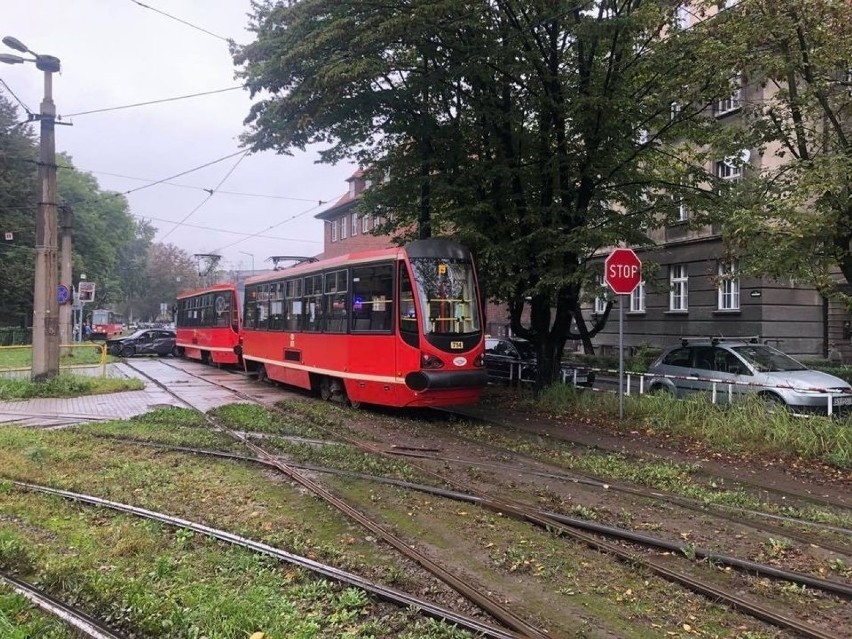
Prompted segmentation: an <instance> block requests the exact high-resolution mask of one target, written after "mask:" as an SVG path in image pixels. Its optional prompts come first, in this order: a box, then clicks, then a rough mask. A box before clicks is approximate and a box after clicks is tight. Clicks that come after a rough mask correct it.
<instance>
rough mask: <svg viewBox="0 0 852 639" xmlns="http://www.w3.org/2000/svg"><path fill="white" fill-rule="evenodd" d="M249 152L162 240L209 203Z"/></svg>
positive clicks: (246, 152) (244, 154) (245, 154)
mask: <svg viewBox="0 0 852 639" xmlns="http://www.w3.org/2000/svg"><path fill="white" fill-rule="evenodd" d="M248 153H249V152H248V151H247V150H246V151H243V154H242V155H241V156H240V158H239V159H238V160H237V161H236V162H234V166H232V167H231V169H230V170H229V171H228V172H227V173H226V174H225V177H223V178H222V179H221V180H219V184H217V185H216V186H215V187H214V188H213V189H211V190H210V191H209V195H208V196H207V197H206V198H204V199H203V200H202V201H201V202H199V203H198V206H196V207H195V208H194V209H192V210H191V211H190V212H189V213H187V214H186V216H185V217H184V218H183V219H182V220H181V221H180V222H178V223H177V224H176V225H174V226H173V227H172V228H171V229H170V230H169V231H168V232H167V233H166V234H165V235H164V236H163V237H161V238H160V241H161V242H162V241H163V240H165V239H166V238H167V237H168V236H169V235H171V234H172V233H173V232H174V230H175V229H176V228H177V227H179V226H180V225H181V224H183V223H184V222H186V221H187V220H188V219H189V218H190V217H192V216H193V215H194V214H195V212H196V211H198V209H200V208H201V207H202V206H204V205H205V204H207V202H208V201H210V198H212V197H213V194H214V193H216V189H218V188H219V187H220V186H222V184H224V183H225V180H227V179H228V178H229V177H231V173H233V172H234V171H235V170H236V169H237V167H238V166H239V165H240V162H242V161H243V160H244V159H245V158H246V156H247V155H248Z"/></svg>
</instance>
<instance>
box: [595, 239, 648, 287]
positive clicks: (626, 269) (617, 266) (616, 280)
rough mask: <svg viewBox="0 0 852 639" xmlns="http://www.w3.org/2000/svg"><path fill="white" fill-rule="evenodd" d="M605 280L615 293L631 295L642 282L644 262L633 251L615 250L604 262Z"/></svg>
mask: <svg viewBox="0 0 852 639" xmlns="http://www.w3.org/2000/svg"><path fill="white" fill-rule="evenodd" d="M604 278H605V280H606V283H607V286H609V287H610V288H611V289H612V291H613V292H614V293H617V294H618V295H630V294H631V293H632V292H633V291H634V289H635V288H636V287H637V286H639V282H641V281H642V261H641V260H640V259H639V258H638V257H637V256H636V253H634V252H633V249H629V248H618V249H615V250H614V251H613V252H612V253H610V254H609V255H608V256H607V258H606V262H604Z"/></svg>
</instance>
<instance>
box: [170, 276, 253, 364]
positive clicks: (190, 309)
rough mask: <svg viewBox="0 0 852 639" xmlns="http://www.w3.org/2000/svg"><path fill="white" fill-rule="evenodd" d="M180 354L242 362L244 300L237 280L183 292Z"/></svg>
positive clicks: (178, 318) (177, 318)
mask: <svg viewBox="0 0 852 639" xmlns="http://www.w3.org/2000/svg"><path fill="white" fill-rule="evenodd" d="M175 330H176V333H177V337H176V339H175V346H176V347H177V349H178V354H179V355H181V356H183V357H188V358H190V359H198V360H201V361H202V362H204V363H205V364H238V363H239V362H240V357H239V355H238V350H239V349H238V348H237V346H238V345H239V340H240V304H239V295H238V294H237V288H236V286H235V285H234V284H216V285H214V286H210V287H208V288H204V289H199V290H195V291H187V292H183V293H180V294H179V295H178V297H177V308H176V314H175Z"/></svg>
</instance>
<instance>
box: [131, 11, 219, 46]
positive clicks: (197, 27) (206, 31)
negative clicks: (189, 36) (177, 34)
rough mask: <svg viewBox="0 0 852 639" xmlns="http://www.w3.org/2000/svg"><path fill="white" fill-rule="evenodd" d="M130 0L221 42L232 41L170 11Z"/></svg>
mask: <svg viewBox="0 0 852 639" xmlns="http://www.w3.org/2000/svg"><path fill="white" fill-rule="evenodd" d="M130 1H131V2H132V3H133V4H136V5H139V6H140V7H142V8H143V9H149V10H151V11H154V12H155V13H159V14H160V15H164V16H166V17H167V18H171V19H172V20H176V21H177V22H180V23H181V24H185V25H186V26H188V27H192V28H193V29H196V30H197V31H201V32H202V33H206V34H207V35H209V36H213V37H214V38H218V39H219V40H222V41H223V42H227V43H229V44H230V43H231V42H233V40H231V39H230V38H224V37H222V36H220V35H219V34H218V33H213V32H212V31H208V30H207V29H205V28H203V27H199V26H198V25H197V24H192V23H191V22H187V21H186V20H183V19H182V18H178V17H177V16H173V15H171V14H170V13H166V12H165V11H162V10H160V9H157V8H156V7H152V6H150V5H147V4H145V3H143V2H139V0H130Z"/></svg>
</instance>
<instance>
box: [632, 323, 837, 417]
mask: <svg viewBox="0 0 852 639" xmlns="http://www.w3.org/2000/svg"><path fill="white" fill-rule="evenodd" d="M648 373H649V374H651V375H652V377H651V379H650V380H649V381H648V391H649V392H661V391H668V392H671V393H674V394H675V395H676V396H678V397H683V396H684V395H687V394H689V393H695V392H701V393H706V394H707V395H708V396H713V400H714V401H716V402H717V403H727V402H728V401H730V400H736V399H737V398H738V397H742V396H743V395H745V394H749V393H756V394H757V395H759V396H760V397H762V398H763V399H765V400H766V401H767V402H774V403H778V404H783V405H786V406H789V407H790V408H791V409H792V410H794V411H796V412H799V411H801V412H821V413H825V412H827V410H828V402H829V396H830V398H831V407H832V412H833V413H848V412H852V386H850V385H849V384H848V383H847V382H845V381H843V380H842V379H840V378H838V377H835V376H834V375H829V374H827V373H823V372H821V371H815V370H811V369H809V368H808V367H806V366H805V365H804V364H802V363H800V362H797V361H796V360H795V359H793V358H792V357H790V356H789V355H786V354H785V353H782V352H781V351H779V350H778V349H775V348H772V347H771V346H767V345H766V344H761V343H758V342H753V341H733V340H716V339H708V340H684V341H683V343H682V344H681V345H680V346H676V347H673V348H669V349H668V350H666V351H664V352H663V354H662V355H660V357H659V358H657V360H656V361H655V362H654V363H653V364H651V366H650V367H649V368H648Z"/></svg>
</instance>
